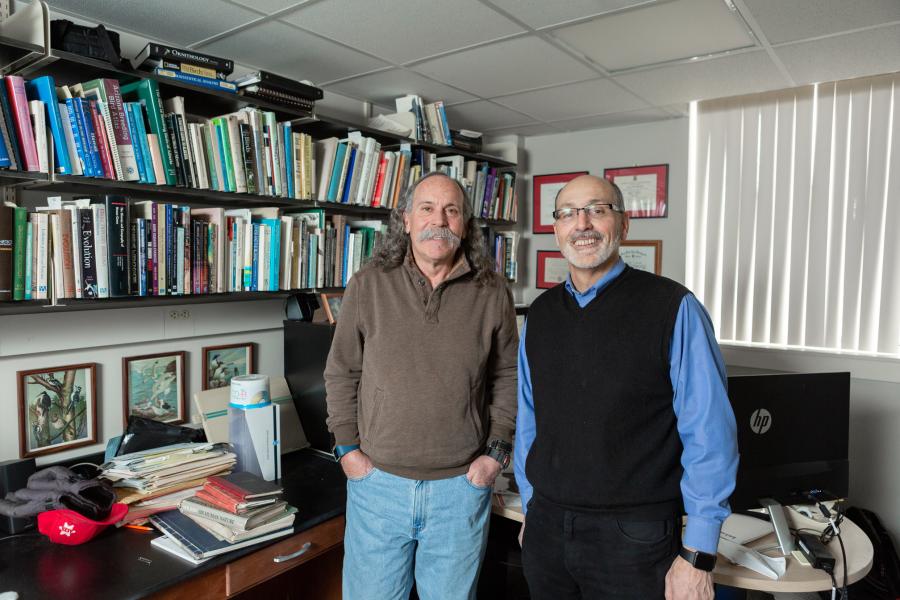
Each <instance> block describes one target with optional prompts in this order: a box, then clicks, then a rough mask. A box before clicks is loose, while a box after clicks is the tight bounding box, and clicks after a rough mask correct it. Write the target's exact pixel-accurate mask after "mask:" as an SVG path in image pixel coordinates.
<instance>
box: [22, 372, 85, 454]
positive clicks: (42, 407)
mask: <svg viewBox="0 0 900 600" xmlns="http://www.w3.org/2000/svg"><path fill="white" fill-rule="evenodd" d="M16 379H17V381H18V388H19V456H20V457H21V458H27V457H29V456H41V455H43V454H52V453H54V452H62V451H63V450H69V449H71V448H78V447H79V446H88V445H90V444H95V443H96V442H97V364H96V363H86V364H81V365H68V366H65V367H54V368H51V369H32V370H29V371H18V372H17V373H16Z"/></svg>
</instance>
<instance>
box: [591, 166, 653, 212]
mask: <svg viewBox="0 0 900 600" xmlns="http://www.w3.org/2000/svg"><path fill="white" fill-rule="evenodd" d="M603 176H604V177H605V178H606V179H608V180H609V181H612V182H613V183H615V184H616V185H617V186H619V189H620V190H622V197H623V198H624V200H625V212H626V213H627V214H628V216H629V217H630V218H632V219H648V218H654V217H665V216H666V215H667V214H668V202H669V165H648V166H644V167H617V168H615V169H604V170H603Z"/></svg>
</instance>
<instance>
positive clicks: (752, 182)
mask: <svg viewBox="0 0 900 600" xmlns="http://www.w3.org/2000/svg"><path fill="white" fill-rule="evenodd" d="M898 84H900V74H893V75H888V76H880V77H875V78H865V79H855V80H850V81H840V82H833V83H820V84H816V85H813V86H807V87H801V88H796V89H791V90H783V91H778V92H771V93H765V94H757V95H751V96H742V97H736V98H726V99H721V100H711V101H703V102H695V103H693V104H692V105H691V113H690V140H689V153H690V155H689V166H688V169H689V173H688V200H687V202H688V207H687V213H688V218H687V256H686V268H685V274H686V281H685V282H686V284H687V286H688V287H689V288H691V289H692V290H693V292H694V293H695V294H696V295H697V297H698V298H699V299H700V300H701V301H702V302H703V303H704V305H705V306H706V307H707V309H708V310H709V313H710V316H711V317H712V319H713V323H714V325H715V327H716V331H717V334H718V336H719V339H720V341H722V342H725V343H734V344H739V345H751V346H757V345H759V346H766V347H782V348H803V349H815V350H825V351H831V352H837V353H858V354H865V355H878V356H894V357H900V147H898V144H900V89H898Z"/></svg>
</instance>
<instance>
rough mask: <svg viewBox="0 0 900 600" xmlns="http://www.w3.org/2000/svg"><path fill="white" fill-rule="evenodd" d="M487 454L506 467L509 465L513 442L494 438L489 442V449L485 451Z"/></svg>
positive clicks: (502, 466)
mask: <svg viewBox="0 0 900 600" xmlns="http://www.w3.org/2000/svg"><path fill="white" fill-rule="evenodd" d="M484 454H485V456H490V457H491V458H493V459H494V460H496V461H497V462H498V463H500V467H501V468H503V469H505V468H506V467H508V466H509V459H510V455H511V454H512V444H510V443H509V442H504V441H503V440H492V441H491V443H490V444H488V447H487V450H485V451H484Z"/></svg>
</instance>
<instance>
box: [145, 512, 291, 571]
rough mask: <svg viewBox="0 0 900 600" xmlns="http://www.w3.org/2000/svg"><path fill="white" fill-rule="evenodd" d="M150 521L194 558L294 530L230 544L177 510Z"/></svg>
mask: <svg viewBox="0 0 900 600" xmlns="http://www.w3.org/2000/svg"><path fill="white" fill-rule="evenodd" d="M150 523H152V524H153V525H154V526H155V527H156V528H157V529H159V530H160V531H162V532H163V533H165V534H166V536H167V537H169V538H171V539H172V540H174V541H175V542H177V543H178V545H179V546H181V547H182V548H183V549H184V550H185V551H186V552H187V553H189V554H190V555H191V556H192V557H194V558H195V559H200V558H208V557H210V556H216V555H219V554H224V553H226V552H230V551H232V550H237V549H238V548H244V547H245V546H252V545H253V544H258V543H260V542H265V541H267V540H274V539H277V538H280V537H284V536H286V535H291V534H292V533H293V532H294V528H293V527H287V528H286V529H282V530H280V531H273V532H272V533H269V534H266V535H262V536H260V537H255V538H252V539H249V540H245V541H243V542H237V543H235V544H232V543H229V542H226V541H221V540H218V539H216V537H215V536H214V535H213V534H211V533H210V532H208V531H207V530H205V529H204V528H203V527H201V526H200V525H198V524H197V523H195V522H194V521H192V520H191V518H190V517H188V516H187V515H184V514H182V513H181V512H179V511H177V510H170V511H166V512H162V513H157V514H155V515H152V516H151V517H150Z"/></svg>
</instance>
